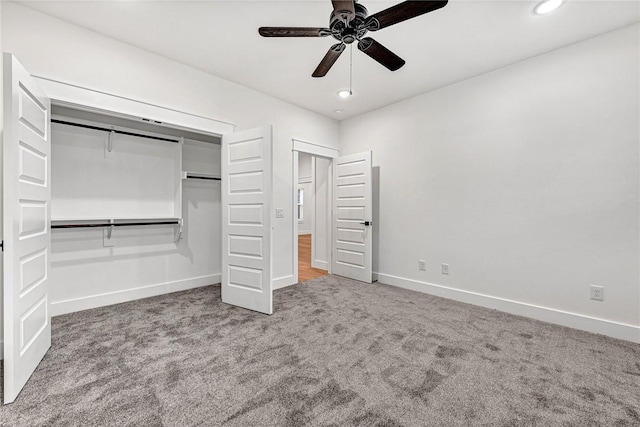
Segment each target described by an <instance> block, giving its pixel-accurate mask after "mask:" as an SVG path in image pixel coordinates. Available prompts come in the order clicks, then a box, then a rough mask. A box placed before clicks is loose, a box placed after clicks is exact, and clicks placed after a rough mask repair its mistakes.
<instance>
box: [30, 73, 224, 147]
mask: <svg viewBox="0 0 640 427" xmlns="http://www.w3.org/2000/svg"><path fill="white" fill-rule="evenodd" d="M33 77H34V78H35V79H36V80H37V81H38V84H39V85H40V86H41V87H42V88H43V89H44V90H45V92H46V93H47V95H48V96H49V97H50V98H51V103H52V104H54V105H60V106H65V107H72V108H79V109H82V110H85V111H92V112H97V113H100V114H106V115H111V116H115V117H125V118H130V117H131V116H133V117H138V118H142V117H144V118H146V119H150V120H157V121H158V122H161V123H159V124H158V125H159V126H169V127H172V128H181V129H186V130H192V131H197V132H200V133H206V134H209V135H216V136H220V135H224V134H227V133H233V131H234V125H233V124H231V123H226V122H223V121H220V120H214V119H210V118H207V117H202V116H197V115H195V114H189V113H185V112H182V111H178V110H173V109H170V108H165V107H161V106H158V105H154V104H150V103H146V102H141V101H136V100H134V99H130V98H125V97H122V96H118V95H113V94H109V93H106V92H101V91H98V90H94V89H89V88H85V87H82V86H76V85H73V84H70V83H65V82H61V81H57V80H53V79H49V78H47V77H42V76H33Z"/></svg>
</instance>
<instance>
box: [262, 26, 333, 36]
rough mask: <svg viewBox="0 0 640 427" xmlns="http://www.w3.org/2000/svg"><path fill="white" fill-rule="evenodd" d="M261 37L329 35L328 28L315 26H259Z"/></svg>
mask: <svg viewBox="0 0 640 427" xmlns="http://www.w3.org/2000/svg"><path fill="white" fill-rule="evenodd" d="M258 33H260V35H261V36H262V37H326V36H330V35H331V30H330V29H328V28H315V27H260V28H258Z"/></svg>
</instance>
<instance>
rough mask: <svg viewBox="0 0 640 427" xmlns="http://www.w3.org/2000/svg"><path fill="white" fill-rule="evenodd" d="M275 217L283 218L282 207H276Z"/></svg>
mask: <svg viewBox="0 0 640 427" xmlns="http://www.w3.org/2000/svg"><path fill="white" fill-rule="evenodd" d="M276 218H284V209H276Z"/></svg>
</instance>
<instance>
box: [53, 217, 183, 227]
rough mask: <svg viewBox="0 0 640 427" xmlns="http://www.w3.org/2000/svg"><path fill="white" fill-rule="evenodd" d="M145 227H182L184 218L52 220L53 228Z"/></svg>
mask: <svg viewBox="0 0 640 427" xmlns="http://www.w3.org/2000/svg"><path fill="white" fill-rule="evenodd" d="M143 225H182V218H133V219H124V218H118V219H102V218H95V219H93V218H92V219H52V220H51V228H52V229H56V228H92V227H96V228H97V227H135V226H143Z"/></svg>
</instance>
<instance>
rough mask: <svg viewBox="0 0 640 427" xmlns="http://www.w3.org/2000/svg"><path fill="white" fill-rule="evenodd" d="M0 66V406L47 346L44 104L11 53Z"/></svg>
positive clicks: (46, 123)
mask: <svg viewBox="0 0 640 427" xmlns="http://www.w3.org/2000/svg"><path fill="white" fill-rule="evenodd" d="M3 64H4V65H3V66H4V82H3V84H4V87H3V89H4V91H3V98H4V99H3V102H4V137H3V145H2V155H3V165H2V167H3V238H4V240H3V243H4V259H3V261H4V271H3V289H4V291H3V296H4V403H11V402H13V401H14V400H15V398H16V397H17V396H18V393H20V390H22V387H24V385H25V383H26V382H27V380H28V379H29V377H30V376H31V374H32V373H33V371H35V369H36V367H37V366H38V363H40V361H41V360H42V358H43V357H44V355H45V353H46V352H47V350H48V349H49V347H50V346H51V316H50V313H49V301H48V283H47V276H48V273H49V246H50V234H49V225H50V224H49V222H50V215H49V209H50V206H49V205H50V199H51V189H50V181H51V180H50V177H51V174H50V164H51V161H50V158H49V152H50V148H51V144H50V142H51V140H50V124H49V116H50V108H49V107H50V102H49V98H47V97H46V95H45V94H44V92H43V91H41V90H40V89H39V88H38V86H37V85H36V84H35V83H34V81H33V80H32V79H31V76H30V75H29V73H27V72H26V71H25V69H24V68H22V66H21V65H20V63H18V62H17V61H16V59H15V58H14V57H13V56H12V55H10V54H5V55H4V57H3Z"/></svg>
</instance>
